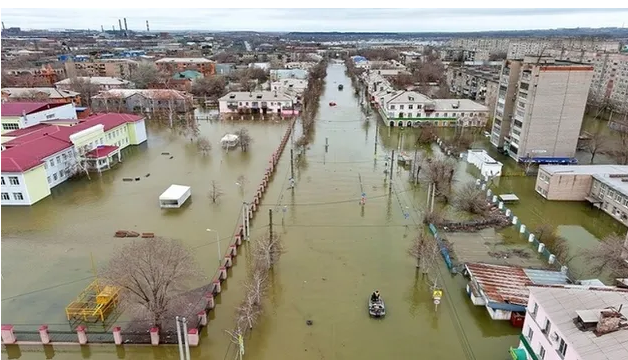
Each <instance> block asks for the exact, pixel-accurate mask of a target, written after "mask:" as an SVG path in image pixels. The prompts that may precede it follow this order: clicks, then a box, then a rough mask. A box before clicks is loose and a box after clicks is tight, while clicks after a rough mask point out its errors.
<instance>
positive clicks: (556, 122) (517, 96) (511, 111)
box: [491, 58, 593, 162]
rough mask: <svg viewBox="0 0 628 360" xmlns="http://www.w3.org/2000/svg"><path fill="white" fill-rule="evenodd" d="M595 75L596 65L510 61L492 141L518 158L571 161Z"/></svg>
mask: <svg viewBox="0 0 628 360" xmlns="http://www.w3.org/2000/svg"><path fill="white" fill-rule="evenodd" d="M592 78H593V66H591V65H586V64H577V63H571V62H561V61H556V60H554V59H553V58H543V59H541V58H525V59H523V60H506V61H505V62H504V65H503V66H502V72H501V76H500V88H499V93H498V98H497V103H496V105H495V115H494V118H495V121H494V122H493V129H492V132H491V143H492V144H493V145H494V146H496V147H498V148H503V149H504V151H506V152H507V153H508V154H509V155H510V157H512V158H513V159H515V160H517V161H536V162H543V161H571V159H573V157H574V155H575V153H576V146H577V142H578V136H579V135H580V127H581V125H582V120H583V116H584V110H585V107H586V103H587V96H588V92H589V87H590V85H591V79H592Z"/></svg>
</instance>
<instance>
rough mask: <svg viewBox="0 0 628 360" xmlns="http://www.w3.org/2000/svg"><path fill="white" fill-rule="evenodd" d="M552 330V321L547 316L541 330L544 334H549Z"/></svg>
mask: <svg viewBox="0 0 628 360" xmlns="http://www.w3.org/2000/svg"><path fill="white" fill-rule="evenodd" d="M551 330H552V323H550V321H549V319H548V318H545V326H544V327H543V330H541V331H542V332H543V334H545V335H549V333H550V331H551Z"/></svg>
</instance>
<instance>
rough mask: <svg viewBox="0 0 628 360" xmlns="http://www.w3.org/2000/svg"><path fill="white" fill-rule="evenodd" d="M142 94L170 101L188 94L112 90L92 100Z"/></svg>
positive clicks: (160, 91)
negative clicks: (171, 98)
mask: <svg viewBox="0 0 628 360" xmlns="http://www.w3.org/2000/svg"><path fill="white" fill-rule="evenodd" d="M135 94H140V95H142V96H144V97H146V98H155V99H159V98H161V99H170V97H174V98H175V99H179V100H182V99H185V98H186V93H184V92H182V91H179V90H172V89H111V90H107V91H103V92H101V93H100V94H98V95H95V96H92V99H105V98H122V99H125V98H128V97H129V96H132V95H135Z"/></svg>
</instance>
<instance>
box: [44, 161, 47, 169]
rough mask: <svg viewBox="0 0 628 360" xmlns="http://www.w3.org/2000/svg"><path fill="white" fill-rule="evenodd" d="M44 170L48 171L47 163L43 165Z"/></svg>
mask: <svg viewBox="0 0 628 360" xmlns="http://www.w3.org/2000/svg"><path fill="white" fill-rule="evenodd" d="M44 169H46V170H48V163H47V162H45V163H44Z"/></svg>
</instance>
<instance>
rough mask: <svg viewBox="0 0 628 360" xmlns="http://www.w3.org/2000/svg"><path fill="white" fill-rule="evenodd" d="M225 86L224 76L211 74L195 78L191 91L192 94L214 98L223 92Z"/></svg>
mask: <svg viewBox="0 0 628 360" xmlns="http://www.w3.org/2000/svg"><path fill="white" fill-rule="evenodd" d="M226 87H227V81H226V80H225V78H224V76H211V77H205V78H201V79H197V80H195V81H194V82H193V83H192V89H191V92H192V94H194V96H198V97H204V98H210V99H213V100H215V99H218V98H219V97H221V96H223V95H224V94H225V89H226Z"/></svg>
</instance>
